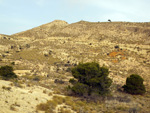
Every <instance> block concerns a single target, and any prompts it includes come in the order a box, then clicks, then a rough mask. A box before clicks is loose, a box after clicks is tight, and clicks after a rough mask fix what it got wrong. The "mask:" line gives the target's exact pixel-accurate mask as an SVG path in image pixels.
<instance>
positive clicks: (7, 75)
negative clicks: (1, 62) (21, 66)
mask: <svg viewBox="0 0 150 113" xmlns="http://www.w3.org/2000/svg"><path fill="white" fill-rule="evenodd" d="M0 76H1V77H2V79H5V80H8V79H12V78H17V75H16V74H15V73H14V72H13V68H12V67H11V66H2V67H0Z"/></svg>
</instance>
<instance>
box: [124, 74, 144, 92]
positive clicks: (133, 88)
mask: <svg viewBox="0 0 150 113" xmlns="http://www.w3.org/2000/svg"><path fill="white" fill-rule="evenodd" d="M143 81H144V80H143V78H142V77H141V76H139V75H137V74H132V75H130V77H128V78H127V80H126V85H124V86H123V88H124V91H125V92H127V93H130V94H135V95H136V94H144V93H145V92H146V90H145V86H144V84H143Z"/></svg>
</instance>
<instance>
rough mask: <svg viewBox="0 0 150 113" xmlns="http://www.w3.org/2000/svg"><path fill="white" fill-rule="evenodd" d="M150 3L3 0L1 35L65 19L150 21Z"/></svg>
mask: <svg viewBox="0 0 150 113" xmlns="http://www.w3.org/2000/svg"><path fill="white" fill-rule="evenodd" d="M149 11H150V0H0V34H8V35H10V34H14V33H17V32H21V31H24V30H28V29H31V28H33V27H37V26H39V25H42V24H45V23H49V22H51V21H53V20H56V19H57V20H65V21H67V22H68V23H74V22H77V21H80V20H85V21H91V22H97V21H100V22H105V21H107V20H108V19H111V20H112V21H128V22H150V13H149Z"/></svg>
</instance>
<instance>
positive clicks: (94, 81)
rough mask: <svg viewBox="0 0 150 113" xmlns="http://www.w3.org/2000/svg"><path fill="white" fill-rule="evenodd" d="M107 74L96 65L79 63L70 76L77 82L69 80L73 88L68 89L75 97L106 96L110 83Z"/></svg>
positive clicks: (107, 72) (105, 69) (93, 63)
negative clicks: (85, 95) (94, 94)
mask: <svg viewBox="0 0 150 113" xmlns="http://www.w3.org/2000/svg"><path fill="white" fill-rule="evenodd" d="M108 74H109V71H108V69H107V68H105V67H100V66H99V64H98V63H95V62H92V63H80V64H79V65H77V66H76V67H74V68H72V75H73V77H74V78H75V79H76V80H77V82H73V80H72V79H71V80H70V83H72V85H73V86H72V87H70V89H71V90H72V91H73V92H74V93H75V94H77V95H84V94H88V95H91V94H92V93H96V94H102V95H103V94H107V93H108V91H109V87H110V86H111V83H112V80H111V79H110V78H108Z"/></svg>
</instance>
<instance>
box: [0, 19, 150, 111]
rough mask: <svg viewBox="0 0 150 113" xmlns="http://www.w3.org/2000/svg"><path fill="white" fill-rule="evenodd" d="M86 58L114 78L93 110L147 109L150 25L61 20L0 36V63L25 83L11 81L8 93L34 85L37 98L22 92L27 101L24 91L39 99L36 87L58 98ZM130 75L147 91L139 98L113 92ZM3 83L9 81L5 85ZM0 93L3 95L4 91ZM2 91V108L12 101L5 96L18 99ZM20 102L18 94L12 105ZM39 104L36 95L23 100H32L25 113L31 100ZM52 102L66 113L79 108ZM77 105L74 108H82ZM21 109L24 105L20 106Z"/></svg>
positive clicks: (149, 71) (149, 69)
mask: <svg viewBox="0 0 150 113" xmlns="http://www.w3.org/2000/svg"><path fill="white" fill-rule="evenodd" d="M91 61H96V62H98V63H99V64H100V65H101V66H106V67H108V68H109V71H110V74H109V77H111V78H112V79H113V84H112V86H111V90H112V97H110V98H108V99H106V100H105V101H103V102H102V103H101V104H100V105H101V108H102V109H101V110H100V109H98V108H100V106H97V105H95V107H93V108H95V112H94V113H101V112H120V113H128V112H129V111H130V112H131V111H134V110H135V111H136V112H141V113H142V112H143V113H149V112H150V107H149V106H150V104H149V103H150V23H130V22H86V21H80V22H77V23H72V24H68V23H67V22H65V21H61V20H55V21H53V22H51V23H48V24H44V25H41V26H39V27H36V28H33V29H30V30H27V31H23V32H20V33H17V34H14V35H12V36H8V35H0V66H3V65H11V66H13V68H14V69H15V71H14V72H15V73H16V74H17V75H18V76H19V81H18V82H19V84H21V85H23V86H24V87H21V88H20V87H19V89H18V90H17V89H15V87H18V85H16V83H15V82H14V81H13V84H14V85H13V87H12V89H11V91H12V92H11V95H15V94H17V93H18V94H19V95H21V91H26V92H27V90H29V89H33V92H34V94H35V93H36V96H35V95H34V94H33V93H32V94H29V93H25V94H24V95H26V96H24V97H25V99H24V101H29V100H28V99H26V97H27V96H28V95H30V97H31V98H32V97H35V98H38V94H39V98H38V99H40V98H43V95H45V92H44V91H43V93H42V92H37V91H38V87H40V88H41V87H42V88H46V89H47V91H51V93H52V94H51V95H50V96H49V97H46V100H48V99H49V98H50V99H52V98H53V96H52V95H57V96H61V97H63V96H64V95H65V94H66V90H65V87H66V86H67V85H68V84H69V83H68V80H69V79H70V78H71V77H72V76H71V72H70V70H71V68H72V67H74V66H75V65H77V64H78V63H79V62H91ZM133 73H136V74H139V75H141V76H142V77H143V78H144V80H145V81H144V84H145V86H146V89H147V92H146V94H145V95H143V96H132V95H129V94H126V93H124V92H120V91H119V90H118V89H120V88H121V86H122V85H124V84H125V80H126V77H128V76H129V75H131V74H133ZM1 83H2V84H1ZM1 83H0V84H1V85H0V86H1V87H2V88H4V87H3V86H5V83H6V82H4V81H3V82H1ZM6 84H7V83H6ZM17 84H18V83H17ZM6 87H10V85H8V84H7V85H6ZM35 87H36V90H35V91H34V88H35ZM4 89H5V88H4ZM6 89H7V88H6ZM1 91H2V92H4V93H7V91H6V90H1ZM17 91H18V92H17ZM6 95H7V98H5V97H4V96H2V97H1V98H3V99H1V101H0V105H1V106H0V108H1V109H2V108H3V110H2V111H5V110H6V108H5V109H4V106H10V107H7V109H9V108H11V105H12V104H13V103H9V102H8V103H7V101H9V98H10V100H12V98H11V97H13V98H17V97H16V96H11V97H9V94H6ZM40 95H42V96H41V97H40ZM4 98H5V99H4ZM71 98H72V99H73V100H75V101H77V100H79V99H77V98H75V97H71ZM4 101H6V102H4ZM21 101H22V100H20V98H18V101H17V100H16V103H19V102H21ZM39 102H45V101H42V100H38V101H37V100H36V99H35V102H34V103H33V104H32V103H28V105H27V106H29V104H31V105H32V109H29V110H28V111H27V112H31V111H32V112H36V104H39ZM69 102H70V103H72V101H69ZM1 103H2V104H1ZM25 103H27V102H25ZM55 104H56V103H55ZM57 104H58V106H57V107H56V106H55V110H54V111H55V112H56V113H57V112H59V111H60V110H62V109H58V108H60V107H62V108H63V107H64V106H65V107H66V109H68V110H69V111H70V112H78V110H75V109H73V107H72V106H69V105H67V106H66V105H64V104H59V102H58V103H57ZM83 104H85V103H82V105H83ZM19 105H21V104H19ZM82 105H81V106H79V107H78V108H76V109H82V110H83V108H84V106H82ZM21 106H23V105H21ZM21 106H20V107H21ZM74 106H78V105H74ZM86 106H87V107H89V106H92V104H87V105H86ZM13 107H15V108H14V110H16V111H17V112H22V109H21V108H19V107H18V106H17V107H16V106H14V105H13ZM22 108H23V109H25V106H23V107H22ZM93 108H91V109H93ZM33 109H34V110H33ZM82 110H81V111H82ZM7 111H8V112H11V111H13V110H10V109H9V110H7ZM83 111H84V110H83ZM61 112H62V111H61Z"/></svg>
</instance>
